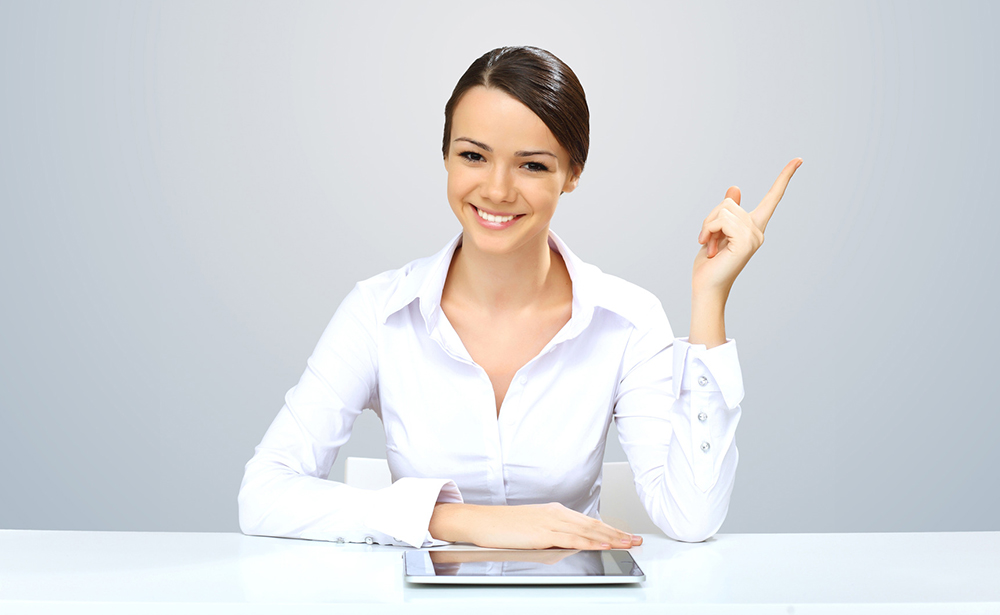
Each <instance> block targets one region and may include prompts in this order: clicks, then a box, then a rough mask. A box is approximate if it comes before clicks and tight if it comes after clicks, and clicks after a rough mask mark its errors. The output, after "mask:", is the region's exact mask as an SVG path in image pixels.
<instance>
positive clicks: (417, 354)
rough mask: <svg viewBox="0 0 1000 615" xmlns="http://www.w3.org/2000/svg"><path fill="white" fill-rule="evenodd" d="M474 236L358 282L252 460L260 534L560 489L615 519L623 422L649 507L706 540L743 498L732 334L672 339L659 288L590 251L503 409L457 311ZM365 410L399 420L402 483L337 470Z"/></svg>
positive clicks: (563, 496) (425, 522) (422, 540)
mask: <svg viewBox="0 0 1000 615" xmlns="http://www.w3.org/2000/svg"><path fill="white" fill-rule="evenodd" d="M460 241H461V234H459V235H458V236H456V237H455V239H454V240H452V241H451V242H450V243H449V244H448V245H447V246H446V247H445V248H444V249H443V250H441V251H440V252H439V253H438V254H436V255H434V256H432V257H429V258H424V259H420V260H416V261H414V262H412V263H410V264H408V265H406V266H405V267H403V268H402V269H398V270H394V271H387V272H385V273H383V274H381V275H377V276H375V277H373V278H371V279H368V280H365V281H363V282H359V283H358V284H357V286H355V288H354V289H353V290H352V291H351V292H350V293H349V294H348V296H347V297H346V298H345V299H344V301H343V303H342V304H341V305H340V307H339V308H338V309H337V312H336V313H335V314H334V316H333V319H332V320H331V321H330V324H329V325H328V326H327V328H326V330H325V331H324V333H323V335H322V337H321V338H320V340H319V343H318V344H317V346H316V349H315V351H314V352H313V354H312V356H311V357H310V358H309V361H308V363H307V367H306V371H305V373H304V374H303V375H302V378H301V379H300V380H299V383H298V384H297V385H296V386H295V387H294V388H292V389H291V390H290V391H288V393H287V395H286V396H285V405H284V407H282V409H281V411H280V412H279V413H278V416H277V417H276V418H275V419H274V422H273V423H272V424H271V426H270V428H268V430H267V433H265V434H264V439H263V440H262V441H261V443H260V445H259V446H257V448H256V451H255V453H254V456H253V458H252V459H250V461H249V462H248V463H247V464H246V472H245V474H244V477H243V483H242V485H241V487H240V493H239V514H240V528H241V529H242V531H243V532H244V533H246V534H254V535H264V536H286V537H292V538H308V539H318V540H330V541H347V542H365V541H366V539H368V540H369V541H372V540H373V541H374V542H378V543H381V544H406V545H411V546H421V545H423V544H429V543H431V542H433V541H432V539H431V538H430V534H429V532H428V531H427V528H428V526H429V524H430V517H431V514H432V512H433V508H434V504H435V502H462V501H464V502H468V503H472V504H490V505H497V506H503V505H518V504H537V503H544V502H560V503H562V504H563V505H565V506H566V507H568V508H571V509H573V510H577V511H580V512H582V513H584V514H587V515H590V516H592V517H599V514H598V505H599V502H600V493H601V468H602V463H603V459H604V447H605V439H606V437H607V433H608V427H609V425H610V422H611V421H612V420H614V421H615V422H616V426H617V428H618V434H619V439H620V441H621V444H622V448H623V449H624V450H625V453H626V455H627V456H628V460H629V464H630V465H631V467H632V472H633V474H634V476H635V482H636V488H637V490H638V493H639V498H640V499H641V500H642V502H643V504H644V506H645V508H646V511H647V512H648V513H649V516H650V519H651V520H652V521H653V522H654V523H655V524H656V525H657V526H658V527H659V528H661V529H662V530H663V531H664V532H665V533H666V534H667V535H668V536H670V537H673V538H676V539H679V540H685V541H698V540H704V539H705V538H708V537H709V536H711V535H713V534H714V533H715V532H716V531H718V529H719V527H720V526H721V525H722V522H723V520H724V519H725V517H726V512H727V511H728V508H729V497H730V494H731V492H732V487H733V479H734V477H735V473H736V463H737V450H736V445H735V443H734V435H735V431H736V425H737V422H738V421H739V417H740V406H739V403H740V401H741V400H742V398H743V381H742V376H741V373H740V368H739V360H738V358H737V354H736V343H735V341H733V340H729V341H727V342H726V343H725V344H722V345H720V346H717V347H715V348H712V349H706V347H705V346H704V345H694V344H689V343H688V342H687V341H686V340H685V339H674V336H673V333H672V332H671V329H670V324H669V323H668V321H667V317H666V315H665V314H664V312H663V307H662V306H661V304H660V302H659V300H657V299H656V297H655V296H653V295H652V294H651V293H649V292H647V291H645V290H643V289H641V288H639V287H638V286H635V285H633V284H630V283H628V282H625V281H624V280H621V279H620V278H617V277H614V276H611V275H608V274H605V273H603V272H601V271H600V270H599V269H598V268H597V267H594V266H593V265H589V264H586V263H584V262H582V261H580V259H578V258H577V257H576V256H575V255H574V254H573V253H572V252H571V251H570V250H569V248H567V246H566V245H565V244H564V243H563V242H562V241H561V240H560V239H559V238H558V237H557V236H556V235H555V234H554V233H550V235H549V244H550V246H552V247H553V248H554V249H555V250H557V251H558V252H559V253H560V254H561V255H562V257H563V260H564V261H565V263H566V268H567V270H568V272H569V275H570V278H571V280H572V286H573V305H572V316H571V317H570V319H569V322H567V323H566V325H565V326H564V327H563V328H562V329H561V330H560V331H559V332H558V333H557V334H556V336H555V337H554V338H552V340H551V341H549V343H548V344H547V345H546V346H545V347H544V348H543V349H542V351H541V352H539V353H538V355H537V356H536V357H534V358H533V359H531V360H530V361H528V362H527V363H526V364H525V365H524V366H523V367H521V369H519V370H518V371H517V373H516V374H515V376H514V378H513V380H512V381H511V383H510V387H509V388H508V389H507V394H506V396H505V397H504V400H503V403H502V405H501V407H500V413H499V416H498V415H497V412H496V401H495V397H494V392H493V386H492V384H491V382H490V379H489V377H488V376H487V374H486V371H485V370H483V368H482V367H480V366H479V365H478V364H477V363H476V362H475V361H473V360H472V357H471V356H470V355H469V353H468V351H467V350H466V349H465V346H464V345H463V344H462V341H461V339H460V338H459V337H458V334H457V333H456V332H455V329H454V328H452V326H451V324H450V323H449V322H448V318H447V317H446V316H445V314H444V312H443V311H442V310H441V291H442V289H443V288H444V282H445V277H446V276H447V273H448V267H449V265H450V263H451V258H452V256H453V254H454V252H455V248H456V247H457V246H458V245H459V242H460ZM365 408H372V409H374V410H375V412H376V413H377V414H378V415H379V417H380V418H381V420H382V424H383V426H384V428H385V439H386V457H387V459H388V462H389V469H390V470H391V472H392V479H393V484H392V486H390V487H387V488H385V489H381V490H364V489H358V488H355V487H351V486H348V485H345V484H343V483H339V482H334V481H329V480H326V479H325V477H326V476H327V475H328V474H329V472H330V468H331V466H332V465H333V462H334V460H335V459H336V456H337V451H338V450H339V449H340V447H341V446H343V444H344V443H345V442H347V440H348V439H349V438H350V436H351V428H352V425H353V423H354V420H355V419H356V418H357V417H358V415H360V414H361V412H362V410H363V409H365Z"/></svg>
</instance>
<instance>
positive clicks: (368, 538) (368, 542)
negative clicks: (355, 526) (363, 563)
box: [365, 536, 375, 545]
mask: <svg viewBox="0 0 1000 615" xmlns="http://www.w3.org/2000/svg"><path fill="white" fill-rule="evenodd" d="M365 544H366V545H371V544H375V539H374V538H372V537H371V536H365Z"/></svg>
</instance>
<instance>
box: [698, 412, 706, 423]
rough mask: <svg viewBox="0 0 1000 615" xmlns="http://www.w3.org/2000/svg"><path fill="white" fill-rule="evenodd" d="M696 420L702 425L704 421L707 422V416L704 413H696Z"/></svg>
mask: <svg viewBox="0 0 1000 615" xmlns="http://www.w3.org/2000/svg"><path fill="white" fill-rule="evenodd" d="M698 420H699V421H701V422H702V423H704V422H705V421H707V420H708V415H707V414H705V413H704V412H699V413H698Z"/></svg>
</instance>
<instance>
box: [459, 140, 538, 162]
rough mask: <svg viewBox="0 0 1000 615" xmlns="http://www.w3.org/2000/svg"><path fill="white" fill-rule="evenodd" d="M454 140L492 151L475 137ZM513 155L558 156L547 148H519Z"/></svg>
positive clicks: (525, 156)
mask: <svg viewBox="0 0 1000 615" xmlns="http://www.w3.org/2000/svg"><path fill="white" fill-rule="evenodd" d="M455 141H466V142H468V143H471V144H473V145H475V146H476V147H478V148H480V149H484V150H486V151H487V152H491V153H492V152H493V148H492V147H490V146H489V145H486V144H485V143H480V142H479V141H476V140H475V139H470V138H468V137H459V138H457V139H455ZM514 155H515V156H517V157H518V158H527V157H528V156H552V157H553V158H558V156H556V155H555V154H553V153H552V152H550V151H548V150H544V149H540V150H531V151H528V150H521V151H519V152H514Z"/></svg>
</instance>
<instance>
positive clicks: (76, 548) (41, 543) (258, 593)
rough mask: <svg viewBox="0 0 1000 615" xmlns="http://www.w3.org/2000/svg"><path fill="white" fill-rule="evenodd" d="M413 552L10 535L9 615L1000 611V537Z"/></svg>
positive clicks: (197, 538) (140, 536)
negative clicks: (585, 575)
mask: <svg viewBox="0 0 1000 615" xmlns="http://www.w3.org/2000/svg"><path fill="white" fill-rule="evenodd" d="M403 551H404V549H400V548H395V547H380V546H367V545H351V544H348V545H338V544H334V543H328V542H314V541H306V540H290V539H282V538H261V537H254V536H243V535H241V534H211V533H161V532H68V531H37V530H0V613H2V614H4V615H7V614H14V613H70V612H72V613H102V614H107V613H136V612H144V613H150V612H154V613H161V612H162V613H167V612H181V611H183V612H184V613H196V612H211V613H321V612H322V613H338V614H339V613H345V612H364V613H396V612H406V613H451V612H463V613H469V612H473V613H475V615H484V614H486V613H507V614H514V615H522V614H523V613H529V612H543V611H544V612H548V613H551V614H552V615H556V614H557V613H601V614H602V615H612V614H613V615H617V614H618V613H622V612H627V613H632V612H656V613H731V612H732V613H782V614H786V613H839V612H851V613H918V614H919V613H998V614H1000V532H950V533H898V534H721V535H718V536H716V537H714V538H712V539H710V540H709V541H707V542H705V543H699V544H685V543H678V542H674V541H672V540H669V539H667V538H664V537H662V536H646V537H645V544H643V546H641V547H637V548H634V549H632V554H633V557H634V558H635V560H636V561H637V562H638V563H639V566H640V567H642V569H643V571H644V572H645V573H646V582H645V583H643V584H641V585H640V586H634V587H626V586H605V587H581V586H569V587H442V586H437V587H435V586H415V585H410V584H408V583H405V582H404V581H403V570H402V559H401V553H402V552H403ZM615 605H618V606H617V607H616V606H615ZM621 606H627V608H626V609H624V610H622V609H621V608H620V607H621Z"/></svg>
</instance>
